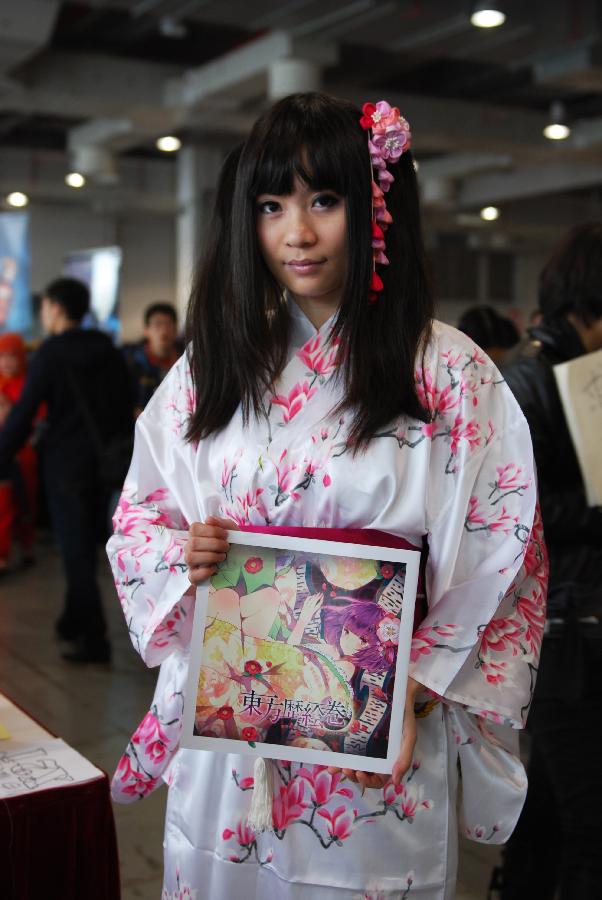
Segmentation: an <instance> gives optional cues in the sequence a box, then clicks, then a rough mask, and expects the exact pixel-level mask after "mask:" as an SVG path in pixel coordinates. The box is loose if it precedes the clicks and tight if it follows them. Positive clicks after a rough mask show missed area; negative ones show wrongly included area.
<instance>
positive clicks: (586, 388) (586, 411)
mask: <svg viewBox="0 0 602 900" xmlns="http://www.w3.org/2000/svg"><path fill="white" fill-rule="evenodd" d="M554 375H555V377H556V384H557V385H558V392H559V394H560V399H561V401H562V406H563V408H564V414H565V416H566V421H567V424H568V427H569V432H570V434H571V438H572V440H573V444H574V447H575V452H576V454H577V459H578V461H579V466H580V468H581V474H582V476H583V482H584V486H585V492H586V497H587V502H588V504H589V506H602V462H601V457H600V446H601V445H602V350H598V351H596V352H595V353H586V354H585V355H584V356H579V357H577V359H573V360H571V361H570V362H567V363H561V364H560V365H558V366H554Z"/></svg>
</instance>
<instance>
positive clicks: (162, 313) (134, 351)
mask: <svg viewBox="0 0 602 900" xmlns="http://www.w3.org/2000/svg"><path fill="white" fill-rule="evenodd" d="M122 349H123V353H124V355H125V359H126V362H127V364H128V368H129V370H130V372H131V376H132V380H133V383H134V392H135V412H136V416H139V415H140V413H141V412H142V410H143V409H144V407H145V406H146V404H147V403H148V401H149V400H150V398H151V397H152V396H153V394H154V393H155V391H156V390H157V388H158V387H159V385H160V384H161V382H162V381H163V379H164V378H165V376H166V375H167V373H168V372H169V370H170V369H171V367H172V366H173V364H174V363H175V362H176V361H177V359H178V357H179V356H180V355H181V353H182V349H183V347H182V345H181V343H180V341H179V340H178V316H177V313H176V310H175V308H174V307H173V306H172V305H171V303H153V304H152V305H151V306H148V307H147V308H146V310H145V311H144V339H143V340H142V341H140V342H139V343H137V344H126V345H125V346H124V347H123V348H122Z"/></svg>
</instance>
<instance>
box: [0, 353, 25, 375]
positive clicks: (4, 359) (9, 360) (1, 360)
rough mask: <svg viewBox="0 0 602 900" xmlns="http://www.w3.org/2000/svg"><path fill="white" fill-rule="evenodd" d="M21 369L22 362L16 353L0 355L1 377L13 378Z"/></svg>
mask: <svg viewBox="0 0 602 900" xmlns="http://www.w3.org/2000/svg"><path fill="white" fill-rule="evenodd" d="M20 368H21V360H20V359H19V357H18V356H16V355H15V354H14V353H0V375H2V376H3V377H4V378H12V377H13V375H17V374H18V373H19V370H20Z"/></svg>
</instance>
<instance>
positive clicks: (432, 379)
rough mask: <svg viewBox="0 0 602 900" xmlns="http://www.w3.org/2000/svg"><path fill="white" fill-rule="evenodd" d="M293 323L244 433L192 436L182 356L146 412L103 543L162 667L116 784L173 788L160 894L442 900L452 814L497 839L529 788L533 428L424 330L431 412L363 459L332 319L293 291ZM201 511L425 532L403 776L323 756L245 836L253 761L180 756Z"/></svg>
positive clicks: (415, 540) (149, 652)
mask: <svg viewBox="0 0 602 900" xmlns="http://www.w3.org/2000/svg"><path fill="white" fill-rule="evenodd" d="M291 315H292V316H293V337H292V342H291V348H290V355H289V362H288V364H287V366H286V369H285V371H284V372H283V375H282V378H281V379H280V382H279V384H278V387H277V390H276V391H275V393H274V395H273V396H266V402H265V406H266V412H267V415H266V417H265V418H262V419H261V420H256V421H252V422H251V424H250V425H249V426H248V427H244V426H243V422H242V416H241V415H240V413H237V414H235V415H234V417H233V419H232V420H231V422H230V423H229V425H228V426H227V428H225V429H224V430H223V431H222V432H220V433H219V434H217V435H216V436H212V437H211V438H209V439H207V440H203V441H201V442H200V443H199V444H198V445H194V444H191V443H187V442H186V441H185V439H184V434H185V430H186V423H187V418H188V416H189V414H190V412H191V410H192V408H193V403H194V396H193V389H192V386H191V379H190V372H189V368H188V365H187V362H186V359H185V357H183V358H182V359H180V361H179V362H178V363H177V364H176V366H174V368H173V369H172V371H171V372H170V373H169V375H168V376H167V378H166V379H165V380H164V381H163V383H162V385H161V386H160V388H159V389H158V391H157V392H156V394H155V395H154V397H153V399H152V401H151V402H150V404H149V406H148V407H147V409H146V410H145V412H144V413H143V414H142V415H141V417H140V418H139V419H138V423H137V427H136V447H135V451H134V457H133V461H132V466H131V469H130V472H129V474H128V477H127V480H126V484H125V488H124V492H123V495H122V498H121V501H120V504H119V507H118V509H117V512H116V515H115V535H114V537H112V538H111V540H110V541H109V546H108V552H109V557H110V560H111V565H112V567H113V572H114V575H115V582H116V585H117V591H118V594H119V598H120V600H121V603H122V606H123V610H124V614H125V618H126V621H127V626H128V629H129V631H130V634H131V636H132V640H133V643H134V646H135V647H136V649H137V650H138V652H139V653H140V654H141V656H142V658H143V659H144V660H145V661H146V663H147V664H148V665H149V666H156V665H159V664H161V669H160V673H159V679H158V683H157V689H156V692H155V696H154V701H153V704H152V707H151V710H150V711H149V713H148V714H147V715H146V716H145V718H144V720H143V722H142V723H141V725H140V726H139V728H138V730H137V731H136V732H135V734H134V735H133V737H132V739H131V741H130V743H129V744H128V747H127V749H126V752H125V753H124V756H123V757H122V759H121V761H120V763H119V766H118V769H117V772H116V773H115V776H114V779H113V791H114V797H115V799H116V800H118V801H120V802H130V801H132V800H137V799H139V798H141V797H144V796H145V795H146V794H148V793H149V792H150V791H152V790H153V789H154V788H155V787H156V786H157V785H158V784H159V783H160V780H161V779H163V780H165V781H167V783H168V784H169V798H168V807H167V819H166V827H165V876H164V890H163V898H169V900H175V898H178V900H180V898H197V900H239V898H245V900H351V898H366V900H367V898H373V900H377V898H379V900H380V898H382V900H384V898H387V900H393V898H395V900H400V898H408V897H409V898H410V900H414V898H421V900H444V898H451V897H453V894H454V885H455V877H456V857H457V828H458V826H459V827H461V828H462V830H463V831H464V833H465V834H467V835H469V836H470V837H471V838H473V839H475V840H477V841H486V842H493V843H501V842H503V841H505V840H506V839H507V837H508V836H509V834H510V833H511V831H512V828H513V827H514V824H515V821H516V819H517V817H518V814H519V812H520V809H521V806H522V803H523V800H524V795H525V790H526V779H525V773H524V770H523V767H522V765H521V764H520V762H519V760H518V757H517V755H516V740H513V737H514V738H515V736H516V732H513V731H512V728H514V729H516V728H520V727H521V726H522V725H523V724H524V720H525V717H526V713H527V710H528V708H529V703H530V700H531V697H532V693H533V686H534V680H535V674H536V671H537V661H538V654H539V648H540V643H541V636H542V630H543V625H544V603H545V581H546V562H545V551H544V548H543V541H542V530H541V520H540V518H539V515H538V512H537V508H536V484H535V476H534V465H533V457H532V450H531V439H530V436H529V430H528V427H527V424H526V421H525V419H524V417H523V415H522V413H521V411H520V409H519V407H518V404H517V403H516V402H515V400H514V399H513V397H512V395H511V393H510V390H509V389H508V387H507V386H506V384H505V383H504V381H503V380H502V378H501V376H500V374H499V372H498V371H497V370H496V368H495V367H494V365H493V363H492V362H491V361H490V360H489V359H488V358H487V357H486V356H485V355H484V354H483V353H482V351H481V350H479V349H478V348H477V347H475V345H474V344H473V343H472V342H471V341H470V340H469V339H468V338H467V337H466V336H465V335H463V334H461V333H460V332H458V331H456V330H455V329H453V328H450V327H448V326H446V325H443V324H441V323H438V322H436V323H435V325H434V330H433V337H432V340H431V343H430V346H429V348H428V351H427V354H426V358H425V366H424V368H421V367H419V368H417V371H416V379H417V385H418V392H419V395H420V397H421V398H422V399H423V401H424V402H425V403H426V404H427V405H428V406H429V407H430V408H431V410H432V411H433V412H434V418H433V421H432V423H431V424H428V425H425V424H424V423H422V422H419V421H415V420H408V419H407V418H400V419H399V420H398V421H395V422H393V423H392V424H391V425H390V426H389V427H387V428H383V429H382V430H381V431H380V432H379V433H378V434H377V435H376V437H375V438H374V439H373V440H372V442H371V444H370V446H369V449H368V450H367V451H366V452H364V453H360V454H355V455H354V454H353V453H352V452H351V450H350V448H349V446H348V443H347V433H348V425H349V421H350V416H349V415H348V414H345V415H343V416H339V415H337V416H333V415H332V414H331V410H332V409H333V407H334V406H336V403H337V401H338V400H339V398H340V389H339V386H338V385H337V383H336V378H334V377H333V376H334V374H335V367H336V362H335V351H334V349H333V348H332V347H329V345H328V335H329V328H330V324H331V323H330V322H329V323H326V325H324V326H323V327H322V328H321V329H320V330H319V331H316V330H315V328H314V327H313V326H312V325H311V323H310V322H309V320H308V319H307V318H306V317H305V316H304V315H303V313H302V312H301V311H300V310H299V309H298V308H297V307H296V306H295V305H294V304H291ZM391 377H394V373H391ZM207 515H220V516H227V517H230V518H232V519H234V520H235V521H237V522H238V523H240V524H247V525H253V524H255V525H266V524H269V525H273V526H306V527H308V526H310V527H333V528H372V529H380V530H381V531H386V532H389V533H391V534H394V535H397V536H399V537H402V538H404V539H405V540H407V541H409V542H410V543H412V544H414V545H415V546H418V547H420V546H421V543H422V540H423V537H425V536H426V539H427V541H428V548H429V556H428V563H427V569H426V588H427V599H428V613H427V615H426V618H424V620H423V621H422V622H421V623H420V625H419V627H418V628H417V630H416V631H415V634H414V640H413V644H412V666H411V674H412V675H413V677H414V678H416V679H417V680H418V681H420V682H422V683H423V684H424V685H425V686H426V687H427V689H428V694H427V695H425V696H424V697H423V698H422V702H421V704H420V705H419V710H420V712H421V714H422V715H421V717H420V718H419V719H418V739H417V744H416V750H415V755H414V761H413V764H412V767H411V769H410V770H409V772H408V773H407V774H406V776H405V777H404V779H403V784H402V785H401V786H400V787H394V786H393V785H391V784H389V785H387V786H386V787H385V788H384V789H383V790H374V789H369V790H366V792H365V795H364V796H362V795H361V792H360V790H359V788H358V787H357V786H355V785H353V784H351V783H350V782H348V781H346V780H344V779H341V776H339V775H335V776H331V775H330V774H329V773H328V772H327V771H326V770H325V769H324V768H323V767H318V766H315V767H307V766H305V767H300V766H299V765H298V764H292V765H290V764H289V765H286V764H279V766H278V776H277V779H276V784H275V788H274V802H273V816H274V825H275V826H276V827H275V831H274V832H267V833H264V834H260V835H256V834H254V833H253V831H252V830H251V829H250V828H249V827H248V825H247V822H246V816H247V813H248V809H249V805H250V799H249V798H250V790H251V788H252V784H253V779H252V764H253V760H252V759H251V758H250V757H239V756H227V755H223V754H219V753H215V754H213V753H208V752H204V751H196V750H179V749H178V740H179V734H180V730H181V716H182V705H183V690H184V685H185V679H186V672H187V663H188V653H189V643H190V632H191V621H192V612H193V605H194V592H193V591H192V590H191V588H190V584H189V582H188V576H187V568H186V565H185V563H184V558H183V549H184V543H185V541H186V538H187V529H188V527H189V524H190V523H191V522H194V521H202V520H204V519H205V517H206V516H207ZM500 726H501V727H500ZM508 726H511V727H508ZM458 760H459V762H460V766H459V767H458ZM300 768H302V771H299V770H300ZM459 769H460V770H461V772H462V804H461V810H460V822H459V823H458V822H457V821H456V794H457V786H458V784H457V782H458V770H459ZM300 826H304V827H300Z"/></svg>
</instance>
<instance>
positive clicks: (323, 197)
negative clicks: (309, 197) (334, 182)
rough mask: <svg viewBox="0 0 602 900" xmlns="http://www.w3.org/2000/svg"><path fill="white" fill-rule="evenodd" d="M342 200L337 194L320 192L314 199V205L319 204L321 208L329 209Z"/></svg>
mask: <svg viewBox="0 0 602 900" xmlns="http://www.w3.org/2000/svg"><path fill="white" fill-rule="evenodd" d="M339 202H340V198H339V197H337V196H336V195H335V194H319V195H318V196H317V197H316V198H315V199H314V203H313V205H314V206H317V207H318V208H320V209H328V208H330V207H332V206H336V205H337V204H338V203H339Z"/></svg>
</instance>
